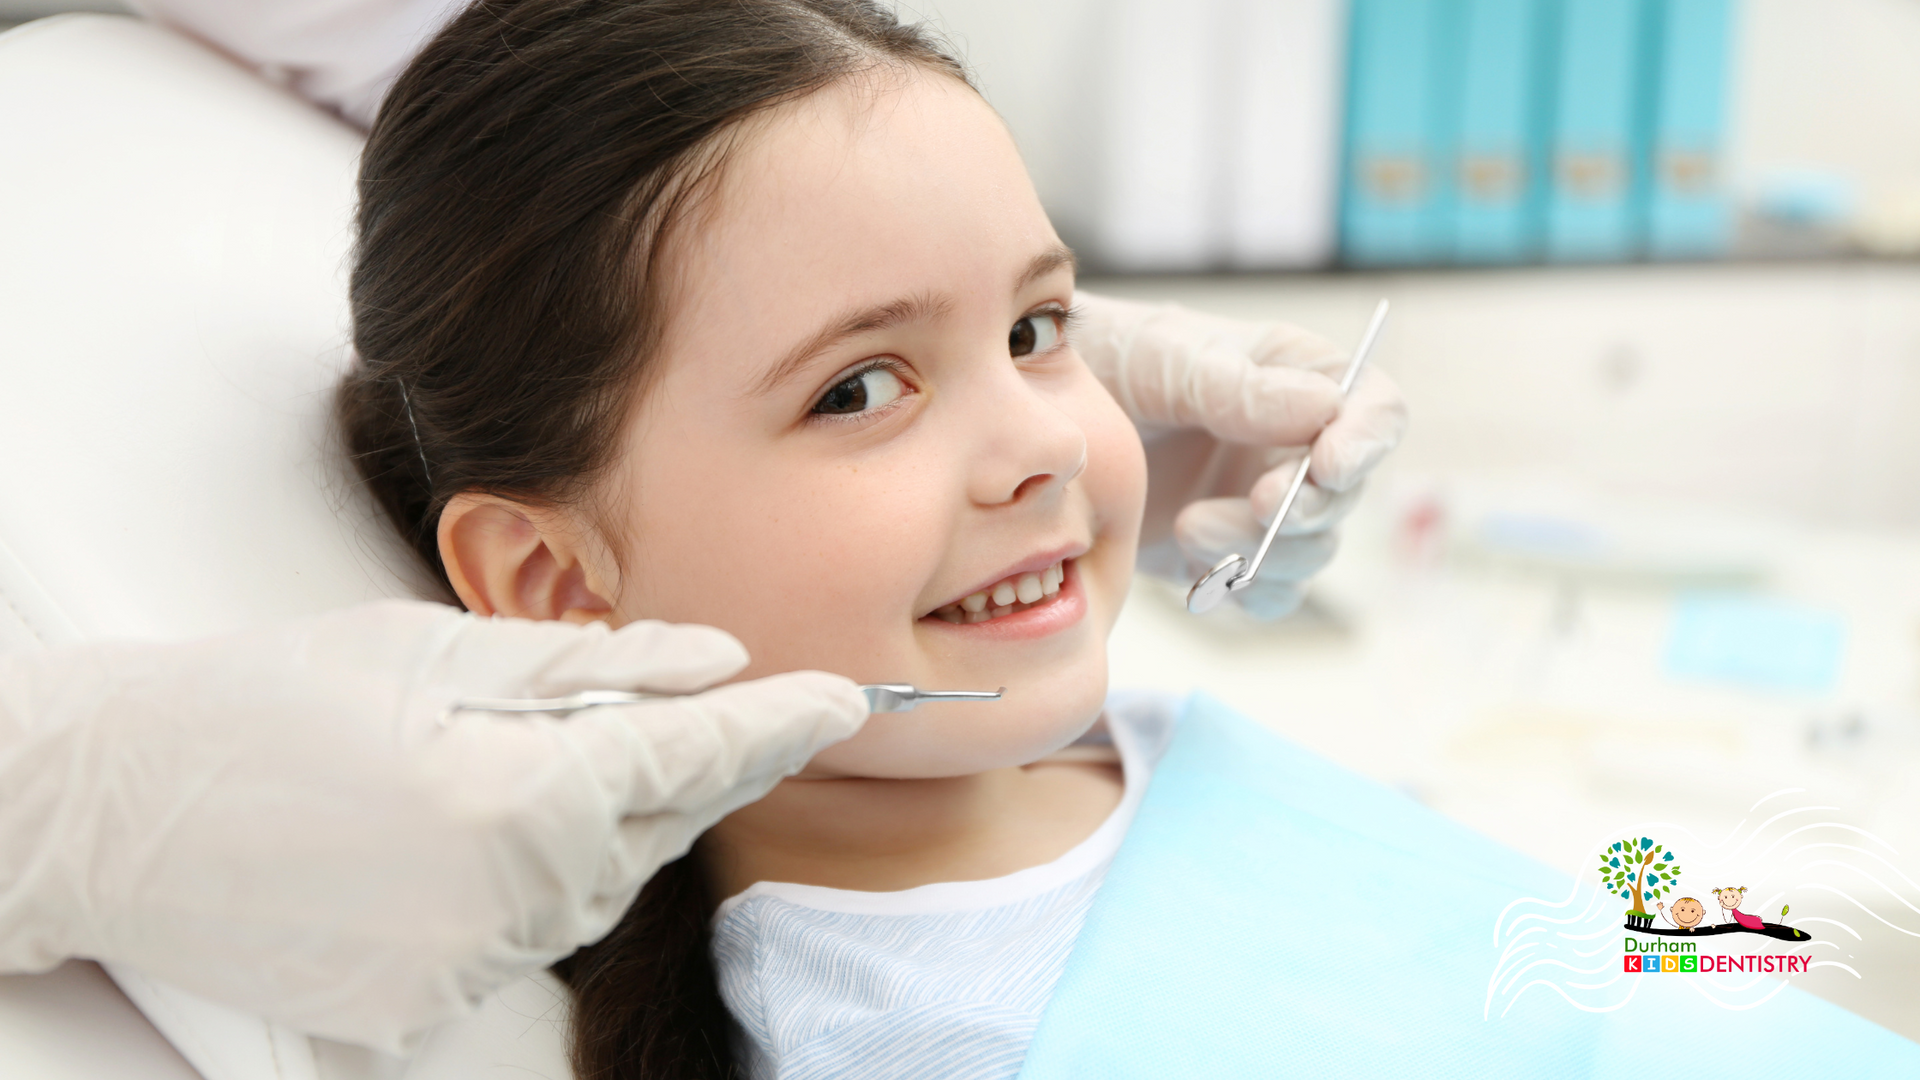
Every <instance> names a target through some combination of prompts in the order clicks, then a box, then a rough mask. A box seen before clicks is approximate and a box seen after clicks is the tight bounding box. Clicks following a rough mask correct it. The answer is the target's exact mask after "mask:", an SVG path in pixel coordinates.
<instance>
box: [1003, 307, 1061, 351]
mask: <svg viewBox="0 0 1920 1080" xmlns="http://www.w3.org/2000/svg"><path fill="white" fill-rule="evenodd" d="M1058 344H1060V316H1059V315H1058V314H1056V313H1054V312H1051V311H1040V312H1035V313H1034V314H1032V315H1029V316H1027V317H1026V318H1024V319H1021V320H1020V321H1019V322H1017V323H1014V324H1013V330H1012V331H1011V332H1010V333H1008V334H1007V350H1008V351H1009V352H1011V353H1012V354H1013V355H1014V356H1031V355H1033V354H1035V353H1043V352H1046V351H1048V350H1049V349H1052V348H1053V347H1054V346H1055V345H1058Z"/></svg>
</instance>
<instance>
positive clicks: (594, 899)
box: [580, 780, 778, 942]
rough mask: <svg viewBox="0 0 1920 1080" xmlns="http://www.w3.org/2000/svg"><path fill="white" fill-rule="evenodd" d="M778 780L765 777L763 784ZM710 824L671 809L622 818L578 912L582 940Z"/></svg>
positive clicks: (610, 920) (608, 922) (601, 930)
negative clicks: (581, 918) (584, 903)
mask: <svg viewBox="0 0 1920 1080" xmlns="http://www.w3.org/2000/svg"><path fill="white" fill-rule="evenodd" d="M777 782H778V781H777V780H775V781H770V782H769V783H768V785H767V786H768V788H771V787H772V786H773V784H774V783H777ZM759 794H761V795H764V794H766V792H764V791H762V792H760V793H759ZM723 816H724V815H723ZM714 820H715V821H717V820H719V818H715V819H714ZM712 824H713V822H712V821H707V820H705V819H704V818H695V817H693V816H692V815H689V814H677V813H671V812H667V813H659V814H646V815H635V816H632V817H628V818H625V819H623V820H622V821H621V822H620V824H619V827H618V829H617V831H616V832H615V834H614V837H613V842H612V843H611V844H609V845H608V847H607V853H606V859H605V861H604V862H603V863H602V865H601V869H600V876H599V879H598V880H596V881H595V882H594V884H593V889H592V892H591V893H590V894H589V896H588V897H587V902H586V910H585V911H584V912H582V917H583V919H584V921H585V924H584V925H583V927H582V928H581V934H580V936H581V939H582V941H583V942H585V941H593V940H596V939H598V938H600V937H602V936H604V935H605V934H606V932H607V931H608V930H611V929H612V928H613V926H614V924H615V923H617V922H619V921H620V916H622V915H624V914H626V910H627V908H628V907H629V906H631V905H632V903H633V899H634V897H635V896H637V895H639V892H640V889H641V887H642V886H644V885H645V884H646V883H647V879H648V878H651V877H652V876H653V875H654V874H655V873H656V872H658V871H659V869H660V868H661V867H663V866H665V865H667V864H668V863H670V862H672V861H673V860H675V859H677V858H679V857H680V856H682V855H685V854H686V853H687V852H688V851H690V850H692V848H693V842H694V841H695V840H697V839H699V838H700V834H701V833H703V832H705V831H707V829H708V828H709V827H711V826H712Z"/></svg>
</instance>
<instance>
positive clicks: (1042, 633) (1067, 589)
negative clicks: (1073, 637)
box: [919, 560, 1087, 641]
mask: <svg viewBox="0 0 1920 1080" xmlns="http://www.w3.org/2000/svg"><path fill="white" fill-rule="evenodd" d="M1064 569H1065V572H1066V577H1065V578H1063V579H1062V580H1061V582H1060V591H1059V592H1057V593H1054V594H1053V595H1052V596H1050V597H1048V598H1046V599H1045V600H1042V601H1041V602H1040V603H1037V604H1035V605H1033V606H1032V607H1029V608H1027V609H1026V610H1025V611H1016V612H1014V613H1013V614H1011V615H1002V616H1000V617H999V618H997V619H988V620H987V621H986V622H978V623H950V622H947V621H946V620H944V619H941V618H939V617H938V616H935V615H925V616H922V617H921V618H920V620H919V621H920V625H921V626H923V627H928V628H930V629H932V630H934V631H937V632H944V633H950V634H958V635H962V637H963V640H969V641H983V640H985V641H1023V640H1031V639H1033V638H1041V637H1046V636H1047V635H1048V634H1053V633H1057V632H1059V631H1061V630H1065V629H1066V628H1068V627H1070V626H1072V625H1074V624H1075V623H1078V622H1079V621H1080V620H1081V619H1083V618H1085V617H1086V614H1087V591H1086V589H1085V588H1083V587H1082V586H1081V584H1080V567H1079V564H1078V562H1077V561H1073V560H1069V561H1068V562H1067V563H1066V564H1065V567H1064Z"/></svg>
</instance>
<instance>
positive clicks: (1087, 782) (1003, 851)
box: [698, 761, 1123, 897]
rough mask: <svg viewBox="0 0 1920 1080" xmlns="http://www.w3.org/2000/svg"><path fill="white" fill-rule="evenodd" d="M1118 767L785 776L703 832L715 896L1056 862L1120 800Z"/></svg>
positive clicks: (990, 873)
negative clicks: (780, 885) (774, 884)
mask: <svg viewBox="0 0 1920 1080" xmlns="http://www.w3.org/2000/svg"><path fill="white" fill-rule="evenodd" d="M1122 790H1123V784H1122V782H1121V776H1120V770H1119V769H1118V768H1117V767H1115V766H1113V765H1106V764H1090V763H1084V762H1062V763H1052V762H1047V761H1040V762H1036V763H1034V764H1032V765H1026V766H1020V767H1017V768H1007V769H993V770H990V771H988V772H982V773H973V774H970V775H967V776H955V777H945V778H941V779H937V780H867V779H841V780H798V779H794V780H787V781H784V782H782V783H781V784H780V785H779V786H778V787H776V788H774V790H773V792H772V793H771V794H769V795H768V796H767V797H766V798H764V799H762V800H760V801H759V802H757V803H753V804H752V805H749V806H746V807H743V808H741V809H740V810H736V811H735V812H734V813H733V814H731V815H730V816H728V817H727V818H726V819H725V820H723V821H722V822H720V824H718V825H716V826H714V827H713V829H712V830H710V831H709V832H708V833H707V834H706V836H705V837H703V838H702V839H701V841H700V846H699V849H698V850H699V854H700V859H701V862H702V864H703V865H704V866H705V867H706V870H707V873H708V875H709V877H710V879H711V880H712V882H713V885H714V894H715V895H716V896H720V897H728V896H732V895H734V894H736V893H738V892H740V891H741V890H743V889H745V888H746V887H747V886H749V885H752V884H753V883H754V882H757V881H786V882H794V883H797V884H802V885H822V886H826V887H829V888H838V889H855V890H860V891H865V892H891V891H894V890H898V889H910V888H914V887H916V886H919V885H928V884H932V883H934V882H938V881H977V880H982V879H985V878H994V877H1000V876H1002V875H1005V874H1011V873H1013V872H1015V871H1017V870H1024V869H1026V868H1027V867H1030V866H1039V865H1041V864H1043V863H1047V862H1051V861H1053V860H1054V859H1057V858H1059V857H1060V856H1061V855H1064V854H1066V852H1068V851H1069V850H1071V849H1072V848H1073V847H1074V845H1076V844H1078V843H1080V842H1081V841H1082V840H1085V839H1086V838H1087V837H1088V836H1090V835H1092V833H1093V832H1094V830H1095V829H1097V828H1099V827H1100V823H1101V822H1103V821H1105V820H1106V818H1107V815H1109V814H1111V813H1112V812H1113V809H1114V807H1115V806H1117V805H1119V802H1120V796H1121V792H1122Z"/></svg>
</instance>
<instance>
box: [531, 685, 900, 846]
mask: <svg viewBox="0 0 1920 1080" xmlns="http://www.w3.org/2000/svg"><path fill="white" fill-rule="evenodd" d="M866 718H867V699H866V697H865V696H864V695H862V694H861V693H860V691H859V689H858V688H857V687H856V686H855V685H854V684H853V683H852V682H851V681H850V680H848V679H846V678H843V677H841V676H839V675H829V674H827V673H825V672H820V671H794V672H788V673H786V674H784V675H772V676H769V677H767V678H764V679H755V680H753V681H752V682H744V683H734V684H732V685H729V686H722V687H720V688H718V689H714V690H708V691H706V692H705V693H701V694H694V695H690V696H687V697H679V698H672V699H668V700H663V701H659V702H648V703H646V704H643V705H633V706H626V707H621V708H599V709H590V710H587V711H585V712H581V713H578V714H575V715H574V716H573V717H572V718H571V719H570V720H569V721H568V722H567V725H568V726H567V731H568V734H569V736H570V737H571V738H573V739H575V740H577V741H578V742H579V743H580V744H581V747H582V750H583V751H584V752H585V754H586V755H587V759H588V760H589V761H590V762H591V763H592V766H593V768H594V770H595V772H596V774H597V775H598V776H599V777H600V780H601V782H602V784H603V785H604V788H605V790H606V791H607V792H608V793H609V794H610V796H611V799H612V804H613V806H614V807H615V808H616V809H617V810H618V812H619V813H621V814H622V816H626V815H632V814H656V813H660V812H663V811H669V812H678V813H684V814H689V815H693V816H701V815H708V814H711V818H710V819H709V820H710V821H714V820H718V819H719V818H720V817H721V816H723V815H725V814H727V813H731V812H732V811H733V810H734V809H737V808H738V807H740V806H743V805H745V804H746V803H748V802H751V801H752V800H754V799H757V798H759V797H760V796H761V795H764V794H765V793H766V792H767V791H768V790H770V789H771V788H772V786H773V784H774V783H777V782H778V781H779V780H780V779H782V778H784V777H786V776H789V775H792V774H793V773H795V772H798V771H799V770H800V769H801V767H802V766H804V765H806V763H807V762H808V761H809V760H811V759H812V757H813V755H814V754H815V753H817V752H818V751H819V750H820V749H821V748H823V747H825V746H828V745H830V744H832V743H836V742H839V741H840V740H842V739H845V738H847V737H848V736H850V735H852V734H853V733H854V732H856V731H858V730H859V729H860V725H861V724H863V723H865V722H866Z"/></svg>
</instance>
